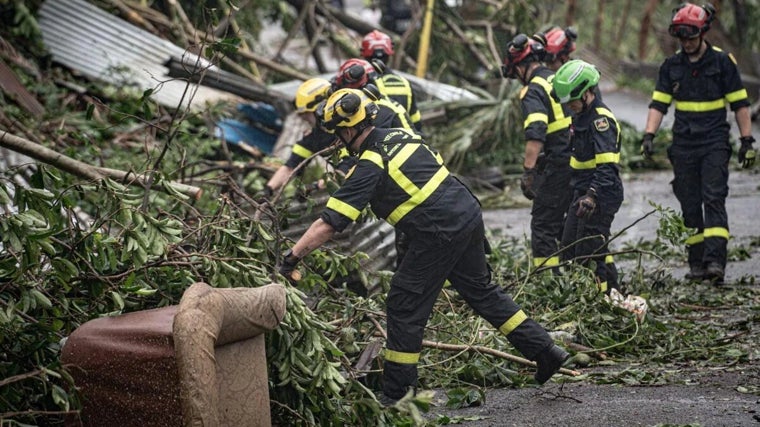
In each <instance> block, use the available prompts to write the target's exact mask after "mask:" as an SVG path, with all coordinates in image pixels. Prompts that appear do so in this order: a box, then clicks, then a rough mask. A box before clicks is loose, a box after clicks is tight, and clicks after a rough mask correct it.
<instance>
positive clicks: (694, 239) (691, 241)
mask: <svg viewBox="0 0 760 427" xmlns="http://www.w3.org/2000/svg"><path fill="white" fill-rule="evenodd" d="M704 241H705V235H704V234H702V233H697V234H695V235H693V236H691V237H689V238H687V239H686V245H687V246H691V245H696V244H697V243H702V242H704Z"/></svg>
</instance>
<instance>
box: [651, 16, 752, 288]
mask: <svg viewBox="0 0 760 427" xmlns="http://www.w3.org/2000/svg"><path fill="white" fill-rule="evenodd" d="M714 13H715V10H714V9H713V8H712V6H710V5H708V6H701V7H700V6H696V5H694V4H690V3H685V4H683V5H681V7H679V8H677V9H675V10H674V13H673V17H672V21H671V24H670V27H669V32H670V35H671V36H673V37H676V38H678V40H679V41H680V44H681V49H680V50H679V51H678V52H676V54H675V55H673V56H671V57H670V58H668V59H666V60H665V62H664V63H663V64H662V65H661V66H660V72H659V77H658V79H657V84H656V86H655V90H654V93H653V94H652V101H651V102H650V104H649V113H648V115H647V123H646V127H645V130H644V131H645V135H644V139H643V141H642V144H641V151H642V153H643V154H644V155H645V156H647V157H651V155H652V154H653V153H654V136H655V133H656V132H657V129H659V128H660V124H661V123H662V118H663V116H664V115H665V114H666V113H667V111H668V107H669V106H670V104H671V103H672V102H673V101H675V121H674V123H673V142H672V144H671V145H670V147H669V148H668V158H669V159H670V162H671V164H672V165H673V175H674V179H673V182H672V184H673V193H674V194H675V196H676V198H677V199H678V201H679V202H680V203H681V211H682V214H683V220H684V224H685V225H686V226H687V227H689V228H693V229H694V230H695V232H694V234H693V235H692V236H691V237H689V238H688V239H687V240H686V247H687V250H688V260H689V272H688V273H687V275H686V277H687V278H688V279H692V280H703V279H706V280H709V281H712V282H715V283H722V282H723V278H724V274H725V268H726V250H727V249H726V247H727V243H728V238H729V232H728V215H727V213H726V197H727V196H728V162H729V160H730V158H731V145H730V142H729V129H730V126H729V124H728V121H727V119H726V118H727V114H726V105H728V106H729V107H730V108H731V110H732V111H733V112H734V114H735V117H736V124H737V125H738V127H739V133H740V135H741V138H740V141H741V147H740V149H739V163H741V164H742V167H745V168H748V167H750V166H752V164H753V163H754V161H755V155H756V153H755V150H754V149H753V148H752V143H753V142H755V139H754V138H753V137H752V123H751V119H750V111H749V106H750V102H749V99H748V98H747V91H746V90H745V88H744V86H743V85H742V81H741V77H740V75H739V70H738V69H737V67H736V60H735V59H734V57H733V55H731V54H730V53H726V52H723V51H722V50H720V49H719V48H717V47H715V46H712V45H711V44H710V43H708V42H707V41H706V40H705V39H704V34H705V32H707V30H709V29H710V23H711V22H712V20H713V18H714Z"/></svg>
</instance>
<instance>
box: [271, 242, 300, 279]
mask: <svg viewBox="0 0 760 427" xmlns="http://www.w3.org/2000/svg"><path fill="white" fill-rule="evenodd" d="M300 261H301V258H299V257H297V256H295V255H293V249H288V250H287V251H285V253H283V254H282V264H280V266H279V267H278V269H277V270H278V272H279V273H280V274H282V275H283V276H285V278H286V279H288V280H289V281H290V282H291V283H294V282H297V281H299V280H300V279H301V273H300V272H299V271H298V270H296V266H297V265H298V263H299V262H300Z"/></svg>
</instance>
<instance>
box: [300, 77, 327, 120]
mask: <svg viewBox="0 0 760 427" xmlns="http://www.w3.org/2000/svg"><path fill="white" fill-rule="evenodd" d="M331 87H332V85H331V84H330V82H329V81H327V80H326V79H322V78H319V77H316V78H313V79H309V80H306V81H305V82H303V83H301V86H298V90H296V102H295V104H296V112H298V113H310V112H314V111H316V109H317V105H319V103H320V102H322V101H324V100H325V99H327V97H328V96H330V89H331Z"/></svg>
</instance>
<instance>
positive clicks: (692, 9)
mask: <svg viewBox="0 0 760 427" xmlns="http://www.w3.org/2000/svg"><path fill="white" fill-rule="evenodd" d="M713 19H715V7H713V5H711V4H710V3H707V4H705V5H703V6H697V5H695V4H691V3H684V4H682V5H680V6H679V7H677V8H675V9H673V19H671V21H670V26H669V27H668V33H669V34H670V35H671V36H673V37H677V38H679V39H693V38H696V37H699V36H701V35H702V34H704V33H706V32H707V31H708V30H709V29H710V24H711V23H712V21H713Z"/></svg>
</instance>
